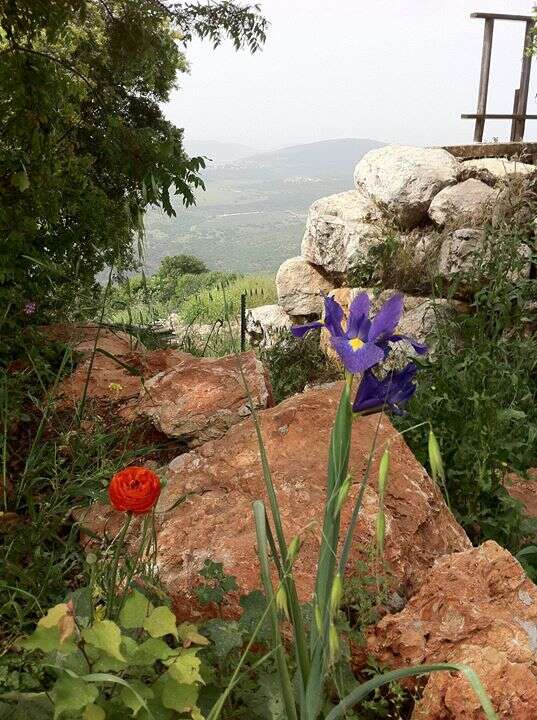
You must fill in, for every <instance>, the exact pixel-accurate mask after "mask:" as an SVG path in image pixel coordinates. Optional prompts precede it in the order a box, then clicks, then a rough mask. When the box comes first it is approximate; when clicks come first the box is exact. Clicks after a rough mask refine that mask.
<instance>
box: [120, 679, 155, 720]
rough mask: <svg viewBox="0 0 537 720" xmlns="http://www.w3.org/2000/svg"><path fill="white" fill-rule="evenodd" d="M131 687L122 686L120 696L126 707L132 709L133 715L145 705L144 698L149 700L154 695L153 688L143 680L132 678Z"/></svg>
mask: <svg viewBox="0 0 537 720" xmlns="http://www.w3.org/2000/svg"><path fill="white" fill-rule="evenodd" d="M129 685H130V687H124V688H122V690H121V692H120V694H119V696H120V698H121V700H122V702H123V704H124V705H126V707H128V708H130V709H131V710H132V714H133V715H137V714H138V711H139V710H140V709H141V708H142V707H143V703H142V700H141V699H142V698H144V699H145V700H149V699H151V698H152V697H153V696H154V692H153V690H151V688H150V687H148V686H147V685H146V684H145V683H143V682H142V681H141V680H130V681H129Z"/></svg>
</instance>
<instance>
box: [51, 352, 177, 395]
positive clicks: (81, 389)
mask: <svg viewBox="0 0 537 720" xmlns="http://www.w3.org/2000/svg"><path fill="white" fill-rule="evenodd" d="M183 355H185V353H181V352H179V351H178V350H154V351H152V352H147V351H145V352H142V351H140V352H130V353H126V352H124V353H123V354H117V355H115V356H114V358H115V359H114V358H111V357H109V356H107V355H103V354H102V353H96V354H95V357H94V359H93V363H91V361H90V359H87V360H84V361H83V362H81V363H79V365H77V367H76V368H75V370H74V372H72V373H71V375H69V377H67V378H66V379H65V380H63V381H62V382H61V383H60V385H59V386H58V389H57V391H56V396H57V398H58V401H59V405H60V407H61V408H68V407H73V406H74V405H75V404H76V403H77V402H79V401H80V400H81V399H82V397H83V396H84V393H85V394H86V398H87V400H88V401H92V402H97V403H103V402H104V403H106V404H113V405H118V404H123V403H126V402H127V401H136V400H137V399H138V397H139V395H140V393H141V392H142V391H143V381H144V380H148V379H149V378H151V377H153V375H156V374H157V373H160V372H162V371H163V370H166V369H169V368H171V367H174V366H175V365H176V364H177V363H178V362H180V360H181V358H182V357H183ZM86 383H87V384H86Z"/></svg>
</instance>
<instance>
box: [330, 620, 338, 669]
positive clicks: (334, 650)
mask: <svg viewBox="0 0 537 720" xmlns="http://www.w3.org/2000/svg"><path fill="white" fill-rule="evenodd" d="M328 647H329V649H330V659H331V660H334V658H335V657H336V655H337V654H338V652H339V638H338V634H337V630H336V626H335V625H334V623H333V622H331V623H330V629H329V630H328Z"/></svg>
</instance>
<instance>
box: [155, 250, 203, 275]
mask: <svg viewBox="0 0 537 720" xmlns="http://www.w3.org/2000/svg"><path fill="white" fill-rule="evenodd" d="M208 270H209V268H208V267H207V265H205V263H204V262H203V260H200V259H199V258H197V257H195V256H194V255H169V256H168V257H165V258H162V261H161V263H160V267H159V269H158V272H157V275H158V276H159V277H161V278H162V279H167V278H173V279H174V280H176V279H177V278H178V277H180V276H181V275H185V274H187V273H189V274H191V275H199V274H200V273H204V272H208Z"/></svg>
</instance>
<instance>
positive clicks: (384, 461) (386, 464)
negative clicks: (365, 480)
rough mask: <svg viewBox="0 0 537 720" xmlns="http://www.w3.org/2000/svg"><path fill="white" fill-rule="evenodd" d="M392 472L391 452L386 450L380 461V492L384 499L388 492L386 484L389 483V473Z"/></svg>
mask: <svg viewBox="0 0 537 720" xmlns="http://www.w3.org/2000/svg"><path fill="white" fill-rule="evenodd" d="M389 472H390V451H389V450H388V448H386V450H384V453H383V455H382V458H381V460H380V465H379V480H378V490H379V497H382V498H383V497H384V491H385V490H386V483H387V481H388V473H389Z"/></svg>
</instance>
